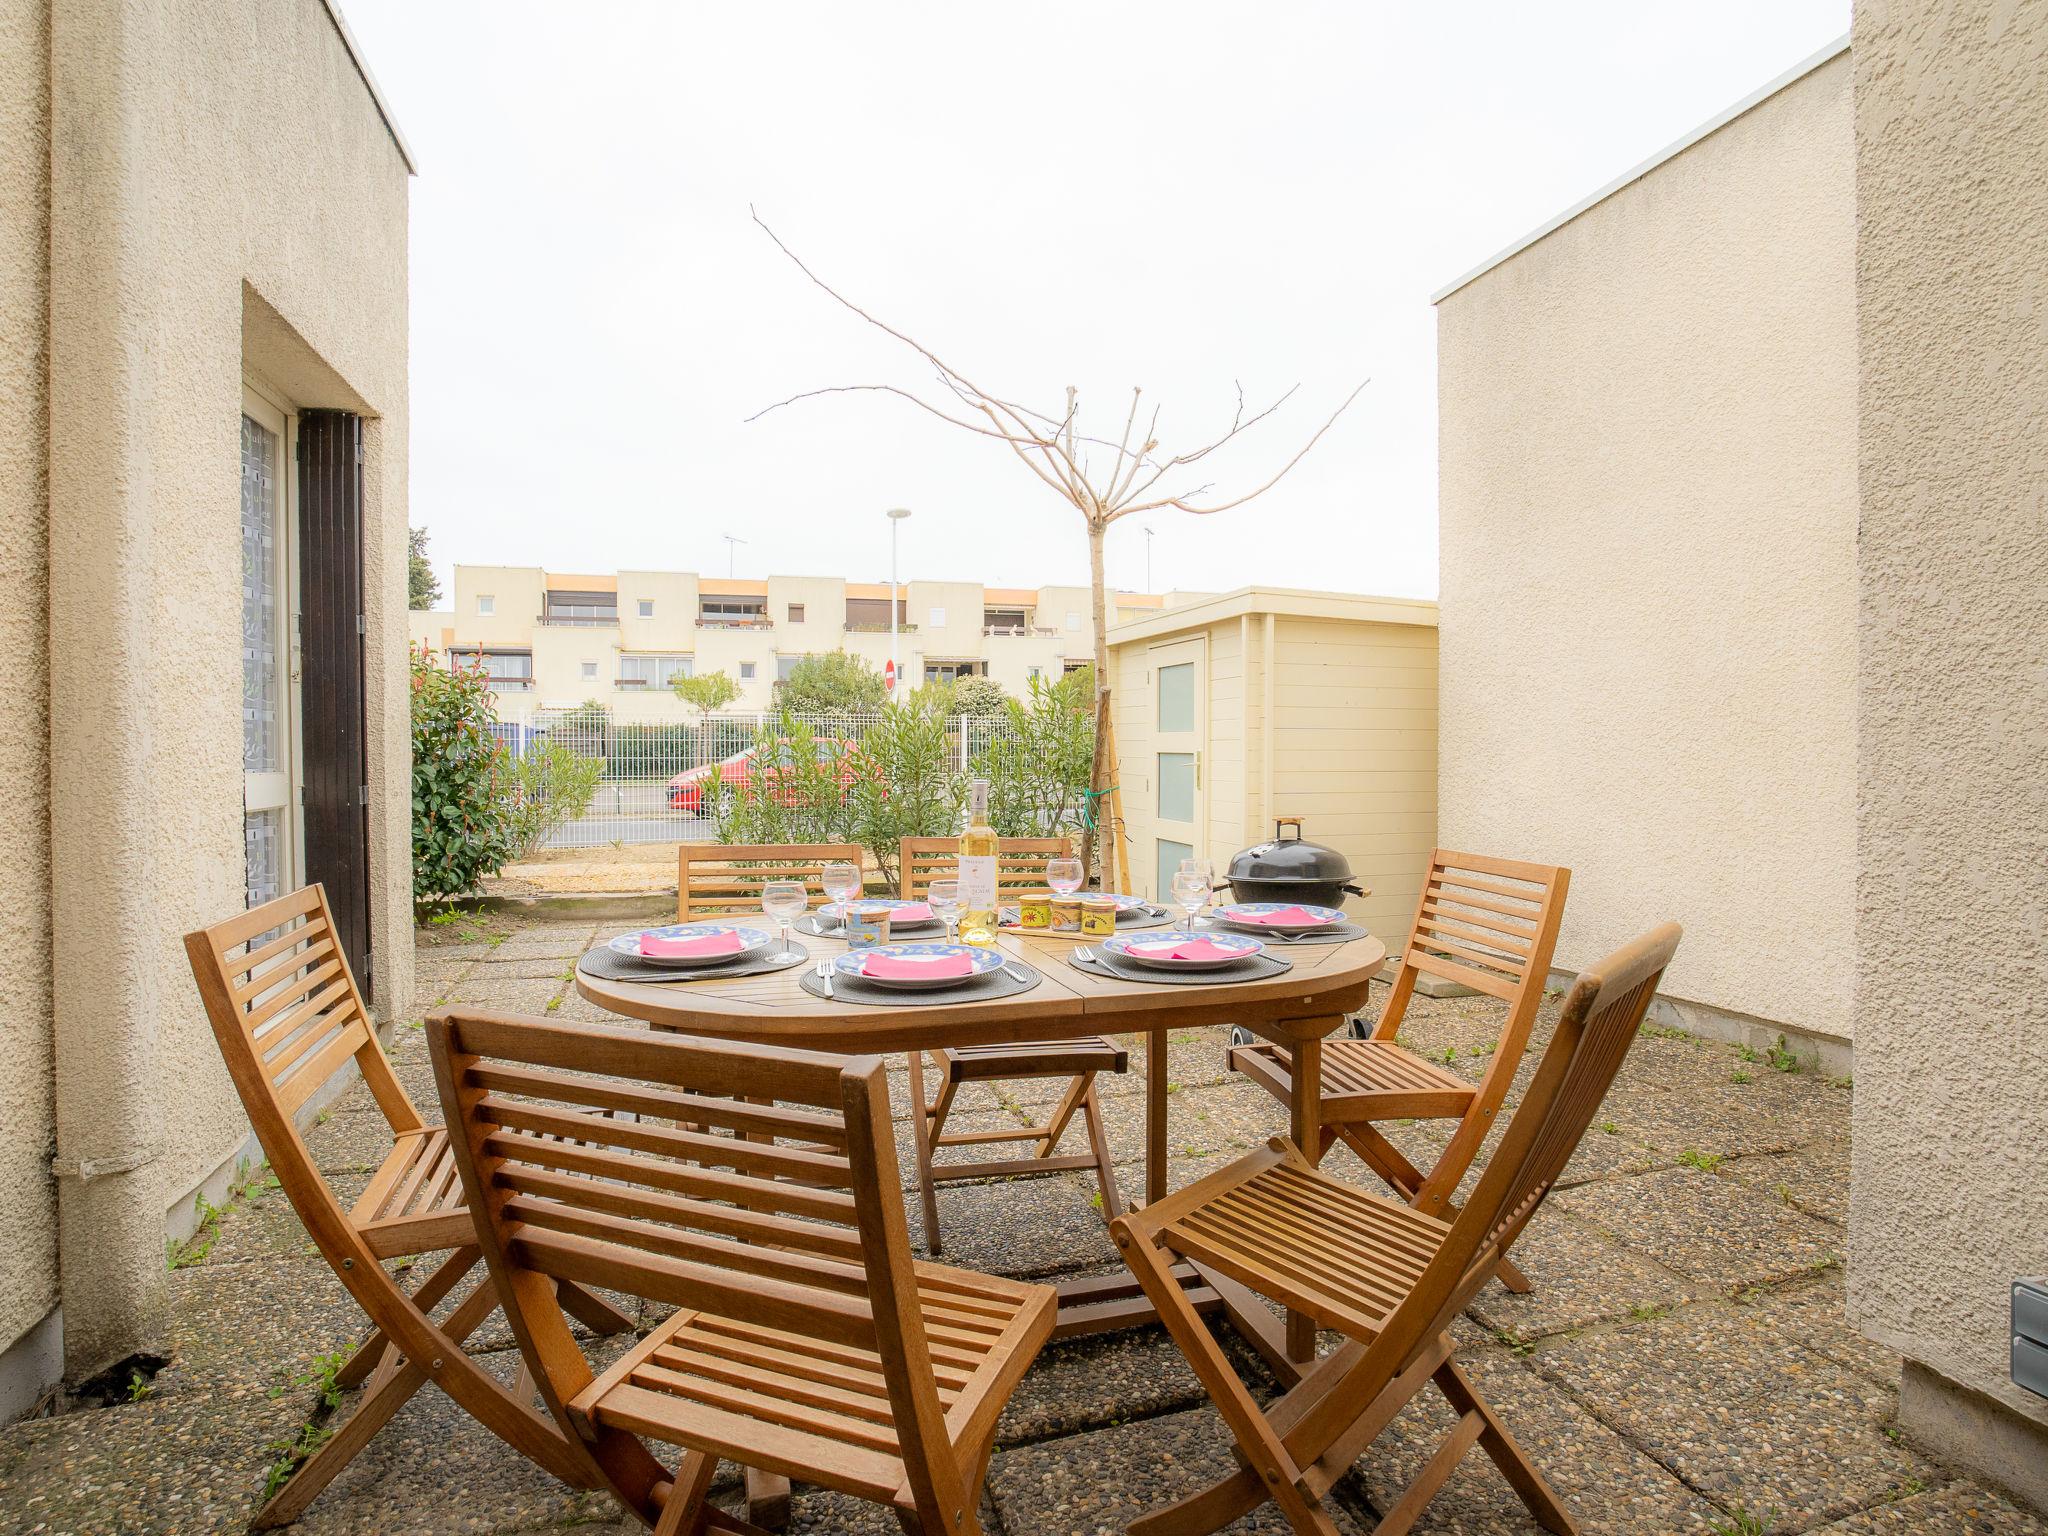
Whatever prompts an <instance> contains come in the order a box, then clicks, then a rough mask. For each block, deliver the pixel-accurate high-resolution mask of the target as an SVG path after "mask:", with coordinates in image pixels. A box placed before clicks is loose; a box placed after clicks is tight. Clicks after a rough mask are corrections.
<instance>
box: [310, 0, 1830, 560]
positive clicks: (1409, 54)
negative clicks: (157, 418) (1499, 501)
mask: <svg viewBox="0 0 2048 1536" xmlns="http://www.w3.org/2000/svg"><path fill="white" fill-rule="evenodd" d="M346 11H347V14H348V17H349V21H350V25H351V27H352V28H353V30H354V31H355V33H356V35H357V38H358V40H359V41H360V42H361V43H362V45H363V47H364V49H365V51H366V53H367V55H368V58H369V61H370V65H371V68H372V69H373V71H374V72H375V73H376V75H377V77H378V82H379V84H380V86H381V87H382V89H383V91H384V93H385V96H386V98H387V99H388V100H389V102H390V103H391V105H392V107H393V110H394V112H395V114H396V116H397V118H398V122H399V125H400V127H401V128H402V129H403V131H404V133H405V135H406V137H407V139H408V141H409V142H410V144H411V146H412V149H413V152H414V155H415V158H416V159H417V161H418V164H419V177H418V179H417V180H416V181H415V182H414V183H413V191H412V521H413V522H414V524H416V525H421V526H424V527H425V528H426V529H427V530H428V531H429V533H430V535H431V537H432V553H433V556H434V560H435V563H436V566H437V567H438V569H439V571H440V573H441V579H442V583H443V585H444V587H445V586H446V585H447V583H448V579H449V570H450V567H451V566H452V565H453V564H454V563H455V562H457V561H461V562H464V563H475V564H509V565H542V566H546V567H549V568H550V569H554V570H562V571H610V570H614V569H616V568H618V567H621V566H625V567H637V568H656V569H682V570H699V571H703V572H706V573H708V574H718V575H722V574H724V573H725V571H726V569H727V561H728V556H729V554H730V555H731V556H732V558H733V559H734V561H735V562H736V563H735V565H734V567H733V568H734V570H735V571H736V573H737V574H739V575H741V576H750V577H760V576H765V575H768V574H771V573H773V574H778V575H781V574H788V575H822V574H834V575H843V576H845V577H847V578H849V579H851V580H857V581H875V580H886V579H887V575H888V559H889V557H888V539H887V531H886V530H887V524H886V522H885V521H884V519H883V516H882V514H883V511H884V510H885V509H886V508H888V507H892V506H898V505H902V506H908V507H910V508H911V509H912V510H913V513H914V515H913V517H912V518H911V519H910V521H909V522H908V523H906V524H905V525H904V542H903V559H902V573H903V576H904V578H905V579H906V580H907V579H909V578H911V577H913V576H915V577H920V578H930V579H940V580H964V581H983V582H986V583H988V584H990V585H1001V586H1012V585H1014V586H1036V585H1039V584H1042V583H1047V582H1080V581H1084V580H1085V579H1086V572H1087V556H1086V546H1085V542H1084V538H1083V534H1082V530H1081V526H1080V520H1079V517H1078V515H1077V514H1076V513H1075V512H1074V511H1073V510H1072V509H1071V508H1069V507H1067V506H1065V505H1064V504H1063V503H1062V502H1060V501H1059V500H1057V499H1056V498H1055V497H1054V495H1053V493H1052V492H1051V491H1049V490H1048V489H1047V488H1046V487H1044V486H1043V485H1041V484H1040V483H1039V482H1038V481H1036V480H1035V479H1033V478H1032V477H1031V476H1030V475H1029V474H1028V473H1027V472H1026V471H1025V469H1024V468H1023V466H1022V465H1020V464H1018V463H1017V462H1016V460H1015V459H1014V458H1012V457H1011V456H1010V454H1009V452H1008V450H1007V449H1005V448H1004V447H1003V446H1002V445H1001V444H999V443H995V442H992V441H989V440H986V439H982V438H973V437H968V436H966V435H965V434H963V433H961V432H959V431H957V430H956V429H954V428H951V427H948V426H946V425H945V424H943V423H941V422H938V421H934V420H933V419H931V418H930V417H927V416H924V415H923V414H921V413H920V412H918V411H917V410H916V409H915V408H914V407H912V406H910V405H907V404H905V403H904V402H902V401H900V400H897V399H894V398H893V397H888V396H882V395H850V396H849V395H840V396H832V397H828V398H826V399H822V400H815V401H808V402H803V403H799V404H797V405H795V406H791V407H789V408H787V409H785V410H782V411H779V412H776V413H775V414H773V415H771V416H769V417H768V418H766V419H765V420H763V421H758V422H755V423H753V424H752V425H747V424H745V422H744V418H746V417H747V416H750V415H752V414H753V413H754V412H756V411H758V410H760V409H761V408H762V407H763V406H766V405H768V404H770V403H772V402H774V401H776V400H779V399H782V398H783V397H785V396H787V395H790V394H793V393H795V392H797V391H799V390H803V389H809V388H816V387H818V386H823V385H834V384H854V383H877V382H887V383H895V384H900V385H904V386H906V387H923V386H925V385H926V384H928V383H929V375H928V373H923V372H920V368H919V366H918V365H917V364H916V360H915V359H914V357H912V356H910V355H909V354H907V353H906V352H905V351H904V350H903V349H902V347H901V346H900V345H899V344H898V343H895V342H893V341H891V340H890V339H889V338H887V337H886V336H883V335H881V334H880V333H878V332H876V331H873V330H871V329H869V328H868V327H867V326H866V325H865V324H863V323H862V322H861V321H860V320H859V319H858V318H856V317H855V316H853V315H850V314H848V313H847V312H846V311H845V310H842V309H840V308H838V307H837V306H835V305H834V304H833V303H832V302H831V300H830V299H829V298H827V297H826V296H825V295H824V294H822V293H820V292H819V291H818V290H817V289H816V288H814V287H812V286H811V285H810V284H809V283H808V282H807V281H806V280H805V279H804V277H803V275H802V274H801V273H800V272H798V271H797V270H796V269H795V268H794V267H793V266H792V265H791V264H790V263H789V261H788V260H787V258H785V257H784V256H783V255H782V254H781V253H780V252H778V251H777V250H776V249H775V248H774V246H773V245H772V244H771V243H770V242H769V241H768V239H767V238H766V237H765V236H764V235H763V234H762V233H761V232H760V231H759V230H758V229H756V228H755V227H754V225H753V224H752V223H751V222H750V219H749V216H748V207H749V205H750V204H751V205H753V206H754V207H756V208H758V209H759V211H760V213H761V215H762V217H763V218H765V219H766V220H767V221H768V222H769V223H771V224H772V225H773V226H774V227H775V229H776V231H777V233H779V234H780V235H781V236H782V237H783V239H784V240H786V241H787V242H788V243H789V244H790V245H791V246H792V247H793V248H794V249H795V250H796V251H797V253H798V254H800V255H801V256H802V257H803V258H804V259H805V260H806V261H807V262H808V263H809V264H810V265H811V266H812V267H813V268H814V269H815V270H816V271H817V272H818V273H819V274H820V276H822V277H824V278H825V279H826V280H827V281H828V282H831V283H832V284H833V285H834V286H835V287H837V288H838V289H839V290H840V291H841V292H843V293H844V294H846V295H847V296H848V297H849V298H851V299H853V300H854V301H856V302H858V303H860V304H862V305H863V306H864V307H866V308H867V309H869V310H870V311H871V312H872V313H874V314H876V315H878V316H880V317H882V318H884V319H887V320H889V321H890V322H891V323H893V324H894V325H896V326H897V327H898V328H899V329H902V330H905V331H908V332H910V333H911V334H913V335H915V336H916V337H918V338H919V339H920V340H921V341H923V342H924V343H925V344H926V345H927V346H929V347H930V348H931V349H932V350H933V351H934V352H936V353H938V354H939V355H940V356H942V357H944V358H946V359H947V360H948V361H949V362H951V363H952V364H953V365H954V366H955V367H957V368H959V369H960V370H961V371H962V372H964V373H966V374H968V375H969V376H971V377H973V378H974V379H975V380H976V381H977V382H978V383H980V384H981V385H983V387H985V388H988V389H990V390H991V391H993V392H995V393H998V394H1004V395H1007V396H1009V397H1010V398H1013V399H1017V400H1021V401H1023V402H1025V403H1027V404H1033V405H1037V406H1038V407H1040V408H1041V409H1044V410H1047V411H1052V410H1056V409H1057V408H1058V407H1059V406H1060V404H1061V402H1062V400H1063V399H1064V392H1065V389H1066V386H1068V385H1069V384H1072V385H1076V386H1078V387H1079V389H1080V391H1081V399H1082V405H1083V422H1084V428H1085V427H1087V426H1092V427H1093V428H1094V429H1096V430H1098V431H1106V432H1107V433H1108V435H1111V436H1114V435H1115V433H1116V430H1117V429H1118V428H1120V427H1121V426H1122V423H1123V418H1124V411H1125V409H1126V407H1127V406H1128V403H1129V390H1130V388H1131V387H1132V386H1133V385H1140V386H1142V387H1143V388H1144V390H1145V395H1146V400H1147V402H1148V407H1149V405H1150V404H1158V405H1159V406H1161V407H1162V415H1161V419H1160V428H1159V435H1160V441H1161V443H1162V445H1163V446H1164V447H1165V449H1167V450H1168V451H1174V450H1179V449H1184V448H1187V447H1192V446H1197V445H1199V444H1201V443H1203V442H1206V441H1208V440H1209V439H1210V438H1213V437H1215V436H1216V435H1218V434H1219V433H1220V432H1221V431H1222V430H1223V428H1224V427H1225V426H1226V425H1227V424H1228V421H1229V417H1230V412H1231V410H1232V408H1233V406H1234V403H1235V400H1236V392H1235V387H1234V384H1233V381H1241V382H1242V384H1243V386H1244V389H1245V392H1246V395H1247V397H1248V398H1249V399H1251V400H1252V401H1254V402H1255V403H1262V402H1264V401H1266V400H1268V399H1270V397H1272V396H1273V395H1276V394H1278V393H1279V392H1281V391H1282V390H1285V389H1286V388H1288V387H1289V386H1291V385H1294V384H1297V383H1299V384H1300V386H1301V389H1300V392H1299V394H1298V395H1297V396H1296V397H1295V399H1294V401H1293V402H1291V403H1290V404H1289V406H1288V407H1287V408H1286V409H1285V410H1284V411H1282V412H1281V413H1280V414H1279V415H1278V416H1277V417H1275V418H1274V419H1272V420H1271V421H1269V422H1267V423H1265V424H1264V425H1262V426H1261V427H1260V428H1259V429H1258V430H1257V431H1256V432H1255V433H1251V434H1247V435H1246V437H1244V438H1242V439H1240V440H1239V442H1238V443H1236V444H1233V445H1231V447H1230V448H1229V449H1227V450H1226V451H1225V452H1223V453H1219V454H1218V455H1217V456H1216V457H1215V458H1214V459H1213V460H1211V461H1209V463H1208V465H1207V466H1206V468H1208V469H1209V471H1210V473H1211V475H1212V476H1213V478H1214V479H1215V480H1216V482H1217V485H1218V488H1219V490H1223V491H1228V490H1230V489H1232V488H1238V489H1248V488H1249V487H1251V486H1253V485H1256V484H1258V483H1259V482H1260V481H1262V480H1263V479H1265V478H1266V477H1267V476H1268V475H1270V474H1271V473H1272V471H1273V470H1274V469H1276V468H1277V467H1279V465H1280V464H1282V463H1284V462H1285V461H1286V459H1287V458H1288V457H1289V456H1290V455H1292V454H1293V452H1294V451H1295V449H1296V448H1298V447H1299V446H1300V444H1301V443H1302V442H1303V441H1305V440H1306V439H1307V437H1308V436H1309V435H1310V434H1311V433H1312V432H1313V431H1314V430H1315V428H1316V426H1318V425H1319V424H1320V423H1321V421H1322V420H1323V418H1324V417H1325V416H1327V414H1328V413H1329V412H1330V410H1332V409H1333V408H1334V407H1335V405H1336V404H1337V402H1338V401H1340V400H1341V399H1342V398H1343V396H1344V395H1345V393H1347V392H1348V391H1349V390H1350V389H1351V387H1352V386H1353V385H1354V384H1356V383H1357V382H1358V381H1359V380H1360V379H1364V378H1370V380H1371V383H1370V384H1369V385H1368V386H1367V387H1366V389H1365V391H1364V393H1363V394H1361V395H1360V396H1359V398H1358V401H1357V403H1356V404H1355V405H1353V406H1352V408H1351V410H1350V412H1349V413H1348V414H1347V415H1346V416H1345V418H1344V419H1343V420H1342V421H1340V422H1339V423H1338V424H1337V426H1336V427H1335V428H1333V429H1332V430H1331V432H1330V433H1329V435H1328V436H1326V437H1325V438H1324V440H1323V441H1322V443H1321V444H1320V445H1319V446H1318V447H1317V449H1316V450H1315V452H1314V453H1313V454H1311V455H1310V456H1309V457H1308V458H1307V459H1305V460H1304V461H1303V462H1302V464H1301V466H1300V467H1299V468H1297V469H1296V470H1295V471H1294V472H1293V474H1292V475H1290V476H1289V477H1288V478H1287V479H1286V480H1285V481H1283V482H1282V483H1281V485H1280V486H1279V487H1278V488H1277V489H1275V490H1274V491H1272V492H1270V493H1269V494H1268V495H1267V496H1266V497H1264V498H1263V499H1262V500H1261V501H1259V502H1258V503H1255V504H1254V506H1252V507H1249V508H1245V509H1242V510H1239V511H1235V512H1227V513H1223V514H1221V515H1219V516H1216V517H1212V518H1202V519H1196V518H1190V517H1187V516H1185V515H1182V514H1177V513H1159V514H1155V515H1153V516H1150V517H1148V518H1143V519H1139V518H1132V519H1129V520H1127V521H1125V522H1123V523H1120V524H1119V525H1118V526H1117V528H1116V529H1115V530H1114V531H1113V532H1112V534H1111V536H1110V550H1109V576H1110V581H1111V582H1112V584H1114V585H1117V586H1123V587H1132V588H1139V587H1143V586H1144V585H1145V584H1146V544H1147V540H1146V539H1145V536H1144V535H1143V533H1142V532H1141V531H1140V527H1141V525H1142V524H1146V523H1149V524H1150V526H1151V527H1152V528H1153V529H1154V530H1155V537H1154V539H1153V540H1152V541H1151V543H1152V564H1151V584H1152V586H1153V588H1154V589H1155V590H1165V589H1167V588H1171V587H1182V588H1206V589H1212V590H1213V589H1227V588H1231V587H1236V586H1242V585H1245V584H1247V583H1249V582H1264V583H1267V584H1273V585H1284V586H1297V587H1315V588H1326V589H1332V590H1341V591H1358V592H1375V593H1390V594H1403V595H1416V596H1434V595H1435V593H1436V590H1437V578H1436V351H1435V320H1434V313H1433V311H1432V310H1431V308H1430V303H1429V296H1430V294H1431V293H1433V292H1435V291H1436V290H1437V289H1439V288H1441V287H1442V286H1443V285H1444V284H1446V283H1448V282H1449V281H1451V280H1452V279H1454V278H1456V277H1458V276H1459V275H1461V274H1462V273H1464V272H1465V271H1467V270H1469V269H1470V268H1472V267H1473V266H1475V265H1477V264H1478V263H1480V262H1481V261H1483V260H1484V259H1486V258H1487V257H1488V256H1490V255H1492V254H1493V253H1494V252H1495V251H1497V250H1499V249H1500V248H1501V247H1502V246H1504V245H1507V244H1509V243H1510V242H1512V241H1514V240H1516V239H1518V238H1520V237H1521V236H1522V235H1524V234H1526V233H1527V232H1528V231H1529V230H1530V229H1531V228H1533V227H1535V226H1536V225H1538V224H1540V223H1542V222H1543V221H1545V220H1546V219H1548V218H1550V217H1551V216H1553V215H1554V214H1556V213H1557V212H1559V211H1561V210H1562V209H1563V208H1565V207H1567V206H1569V205H1570V204H1572V203H1574V202H1576V201H1577V200H1578V199H1580V198H1581V197H1583V196H1585V195H1586V194H1587V193H1589V192H1591V191H1593V190H1594V189H1595V188H1597V187H1599V186H1600V185H1602V184H1604V183H1605V182H1607V181H1609V180H1611V179H1612V178H1613V177H1615V176H1616V175H1618V174H1619V173H1621V172H1622V171H1624V170H1626V169H1627V168H1629V167H1630V166H1632V165H1634V164H1636V163H1637V162H1638V161H1640V160H1642V159H1644V158H1645V157H1647V156H1648V155H1650V154H1653V153H1655V152H1656V151H1657V150H1659V149H1661V148H1662V147H1663V146H1665V145H1666V144H1668V143H1670V142H1671V141H1672V140H1673V139H1675V138H1678V137H1680V136H1681V135H1683V134H1685V133H1686V132H1688V131H1689V130H1691V129H1692V128H1694V127H1695V126H1697V125H1698V124H1699V123H1700V122H1701V121H1703V120H1705V119H1706V118H1708V117H1711V116H1712V115H1713V114H1715V113H1716V112H1718V111H1720V110H1721V109H1722V108H1724V107H1726V106H1727V105H1728V104H1729V103H1731V102H1733V101H1734V100H1736V99H1738V98H1739V97H1741V96H1744V95H1746V94H1747V93H1748V92H1750V91H1752V90H1754V89H1755V88H1756V87H1758V86H1760V85H1762V84H1763V83H1764V82H1765V81H1767V80H1769V79H1771V78H1772V77H1773V76H1775V75H1777V74H1779V73H1781V72H1782V71H1784V70H1785V69H1787V68H1789V67H1790V66H1792V65H1793V64H1795V63H1797V62H1799V61H1800V60H1801V59H1803V58H1805V57H1806V56H1807V55H1809V54H1811V53H1813V52H1814V51H1815V50H1817V49H1819V48H1820V47H1822V46H1823V45H1825V44H1826V43H1828V42H1829V41H1830V40H1832V39H1833V38H1835V37H1837V36H1839V35H1840V34H1841V33H1842V32H1844V31H1846V30H1847V27H1848V0H1723V3H1722V4H1720V5H1717V6H1713V7H1707V8H1701V7H1696V6H1687V7H1678V6H1661V5H1644V4H1641V3H1640V0H1615V3H1610V0H1597V3H1596V0H1579V3H1569V0H1553V3H1549V4H1542V5H1530V4H1528V3H1526V0H1521V3H1513V4H1499V3H1491V0H1488V3H1474V0H1466V3H1462V4H1459V5H1456V6H1449V5H1444V6H1434V5H1432V6H1419V5H1386V4H1360V3H1329V4H1308V3H1266V4H1258V5H1247V4H1242V3H1240V4H1236V5H1227V6H1226V5H1217V4H1208V3H1199V4H1197V3H1188V0H1174V3H1170V4H1168V3H1144V4H1137V3H1120V0H1113V3H1099V0H1098V3H1094V4H1078V3H1058V4H1035V5H1015V4H1012V5H989V4H967V3H959V0H954V3H950V4H943V5H942V4H931V5H910V4H883V3H880V0H864V3H860V4H843V3H841V4H822V3H820V4H806V5H774V4H742V5H718V6H710V5H695V4H691V5H682V4H674V3H670V4H626V3H610V0H606V3H592V4H579V5H564V4H559V3H554V4H546V5H540V4H511V3H506V0H491V3H488V4H485V3H455V0H346ZM725 534H733V535H737V536H738V537H740V538H742V539H745V540H746V541H747V542H745V543H744V544H742V545H739V546H738V547H737V549H736V550H735V549H731V548H730V547H729V546H728V545H727V544H726V542H725V541H724V540H723V538H722V537H721V535H725Z"/></svg>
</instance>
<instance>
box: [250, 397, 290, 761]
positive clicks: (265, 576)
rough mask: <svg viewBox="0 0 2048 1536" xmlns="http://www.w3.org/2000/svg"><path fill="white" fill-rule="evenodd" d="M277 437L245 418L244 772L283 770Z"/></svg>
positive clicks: (259, 424)
mask: <svg viewBox="0 0 2048 1536" xmlns="http://www.w3.org/2000/svg"><path fill="white" fill-rule="evenodd" d="M277 539H278V527H277V434H276V433H275V432H272V431H271V430H270V429H269V428H268V427H265V426H263V425H262V424H261V423H260V422H255V421H251V420H250V419H249V418H248V417H247V416H244V417H243V418H242V769H243V771H244V772H246V773H274V772H276V771H277V770H279V769H280V768H282V767H283V766H284V753H283V736H284V731H283V727H282V723H281V716H282V713H283V711H282V710H281V709H280V707H279V705H280V701H281V698H282V692H283V690H282V684H283V672H282V669H281V668H280V667H279V665H278V654H277V649H278V647H277V629H278V625H277V561H278V545H277Z"/></svg>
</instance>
